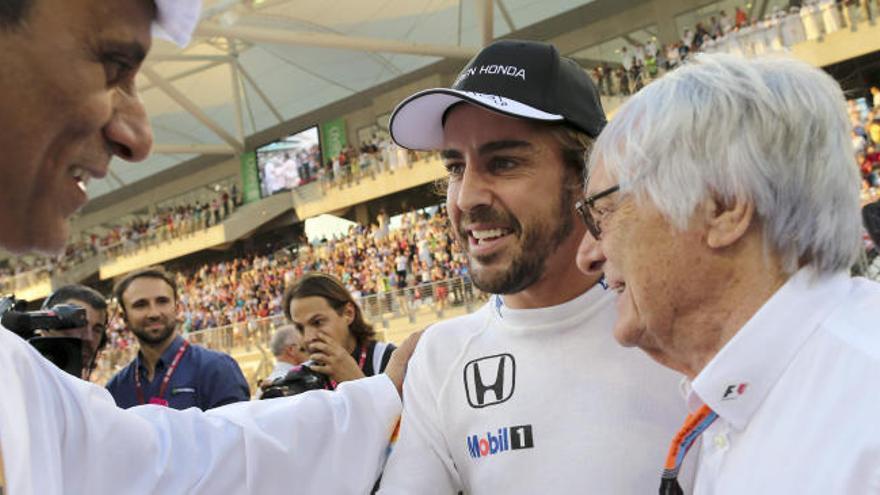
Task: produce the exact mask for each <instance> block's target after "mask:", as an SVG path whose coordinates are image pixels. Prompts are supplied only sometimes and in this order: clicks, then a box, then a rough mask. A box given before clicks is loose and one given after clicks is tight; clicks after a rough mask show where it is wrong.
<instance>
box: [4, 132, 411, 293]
mask: <svg viewBox="0 0 880 495" xmlns="http://www.w3.org/2000/svg"><path fill="white" fill-rule="evenodd" d="M426 155H427V154H426V153H419V152H414V151H410V150H405V149H403V148H401V147H399V146H397V145H395V144H394V143H393V142H392V141H391V140H390V138H387V137H385V138H379V137H375V136H374V138H373V139H372V140H370V141H368V142H365V143H363V144H362V145H361V146H360V147H359V148H355V147H353V146H351V145H348V146H345V147H344V148H343V149H342V151H341V152H340V153H339V155H338V156H336V157H334V158H332V159H329V160H327V163H326V166H325V167H323V168H320V167H308V170H309V171H308V172H304V171H302V170H301V171H300V174H302V175H298V176H297V180H296V181H295V182H294V183H291V184H290V186H289V187H298V186H300V185H305V184H308V183H311V182H315V181H320V182H321V184H322V185H323V187H324V188H325V190H326V189H329V188H330V187H347V186H350V185H353V184H355V183H357V182H358V181H360V179H362V178H364V177H366V176H375V174H377V173H382V172H387V171H391V172H393V171H394V170H397V169H398V168H403V167H411V166H412V165H413V164H414V163H415V162H416V161H418V160H421V159H423V158H425V156H426ZM316 163H317V161H316ZM241 201H242V198H241V194H240V191H239V189H238V186H237V185H236V184H235V183H233V184H232V185H231V187H229V188H222V189H220V190H219V191H217V192H216V194H215V195H213V196H212V197H209V198H203V199H199V200H197V201H195V202H191V203H187V204H179V205H175V206H167V207H159V208H157V210H156V211H155V212H154V213H153V214H152V215H149V216H138V217H136V218H134V219H133V220H131V221H129V222H127V223H125V224H122V225H110V226H104V227H103V231H102V232H100V233H96V232H83V233H81V234H80V235H79V236H78V238H72V239H71V241H70V242H69V244H68V246H67V249H66V252H65V254H64V255H62V256H54V257H47V256H41V255H38V256H30V257H17V258H9V259H8V260H6V261H5V264H4V265H2V266H0V280H3V281H4V282H6V283H7V285H9V289H10V290H12V289H13V288H14V287H23V286H28V285H30V284H32V283H35V282H37V281H39V280H40V279H42V278H46V277H48V276H49V274H50V273H52V272H55V271H65V270H68V269H69V268H71V267H73V266H76V265H78V264H80V263H82V262H83V261H85V260H86V259H89V258H91V257H93V256H96V255H99V254H100V255H102V256H105V257H116V256H120V255H123V254H127V253H131V252H133V251H136V250H138V249H141V248H143V247H146V246H150V245H153V244H155V243H158V242H164V241H167V240H169V239H174V238H179V237H182V236H186V235H189V234H192V233H194V232H196V231H199V230H202V229H205V228H208V227H211V226H213V225H216V224H218V223H220V222H222V221H223V220H224V219H225V218H226V217H227V216H228V215H229V214H231V213H232V212H233V211H234V210H235V209H236V208H237V207H238V206H240V205H241Z"/></svg>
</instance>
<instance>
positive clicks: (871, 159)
mask: <svg viewBox="0 0 880 495" xmlns="http://www.w3.org/2000/svg"><path fill="white" fill-rule="evenodd" d="M871 93H872V98H871V99H870V100H867V99H866V102H865V103H866V104H864V105H862V104H860V102H859V101H858V100H850V101H849V111H850V119H851V120H852V126H853V127H852V142H853V150H854V151H855V154H856V162H857V163H858V165H859V169H860V170H861V172H862V179H864V182H863V184H864V188H865V189H866V193H867V194H868V195H869V196H871V198H870V199H876V198H877V193H876V188H880V88H876V87H873V88H871Z"/></svg>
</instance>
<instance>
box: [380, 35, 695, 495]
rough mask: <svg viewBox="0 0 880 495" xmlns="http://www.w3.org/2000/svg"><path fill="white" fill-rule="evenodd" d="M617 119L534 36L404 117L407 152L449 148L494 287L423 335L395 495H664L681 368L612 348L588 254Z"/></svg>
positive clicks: (476, 62) (474, 252)
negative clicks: (603, 162) (663, 471)
mask: <svg viewBox="0 0 880 495" xmlns="http://www.w3.org/2000/svg"><path fill="white" fill-rule="evenodd" d="M604 125H605V114H604V112H603V110H602V106H601V104H600V102H599V94H598V91H597V89H596V87H595V86H594V85H593V83H592V81H591V80H590V77H589V76H588V75H587V73H586V72H585V71H584V70H583V69H582V68H581V67H579V66H578V65H577V64H576V63H575V62H574V61H573V60H571V59H567V58H564V57H561V56H560V55H559V53H558V52H557V51H556V49H555V48H554V47H553V46H552V45H549V44H546V43H539V42H532V41H516V40H504V41H498V42H495V43H493V44H491V45H489V46H487V47H486V48H484V49H483V50H482V51H481V52H480V53H479V54H477V56H476V57H475V58H474V59H473V60H472V61H471V62H470V63H469V64H468V65H467V66H466V67H465V68H464V70H462V71H461V73H460V75H459V76H458V78H457V79H456V81H455V83H454V84H453V86H452V87H451V88H437V89H430V90H426V91H422V92H419V93H417V94H415V95H413V96H411V97H409V98H407V99H406V100H404V101H403V102H402V103H401V104H400V105H399V106H398V107H397V109H396V110H395V111H394V113H393V115H392V118H391V126H390V127H391V133H392V136H393V138H394V140H395V141H396V142H397V143H398V144H399V145H401V146H403V147H407V148H411V149H418V150H440V153H441V156H442V157H443V160H444V162H445V165H446V168H447V170H448V172H449V174H448V185H447V197H446V208H447V212H448V213H449V220H450V227H451V229H452V231H453V233H454V235H455V236H456V240H457V242H459V243H461V245H462V246H463V248H464V249H465V252H466V253H467V258H468V267H469V270H470V274H471V278H472V280H473V283H474V285H476V286H477V287H479V288H480V289H481V290H483V291H484V292H488V293H490V294H495V295H493V296H492V297H491V298H490V299H489V302H488V304H486V305H485V306H484V307H483V308H482V309H479V310H478V311H476V312H475V313H473V314H470V315H466V316H462V317H459V318H453V319H450V320H448V321H444V322H440V323H438V324H436V325H434V326H432V327H431V328H429V329H428V330H427V331H426V333H425V334H424V336H423V337H422V340H421V342H420V343H419V348H418V349H417V350H416V352H415V354H414V355H413V359H412V361H411V362H410V365H409V371H408V374H407V379H406V383H405V386H404V389H405V390H404V396H405V401H404V412H403V417H402V421H401V431H400V436H399V439H398V441H397V442H396V444H395V445H394V446H393V450H392V453H391V456H390V458H389V461H388V465H387V467H386V469H385V472H384V474H383V478H382V486H381V491H380V493H381V494H389V495H390V494H393V495H398V494H399V495H404V494H407V495H408V494H416V493H417V494H419V495H431V494H438V495H440V494H442V495H449V494H454V493H457V492H459V491H463V492H465V493H468V494H471V495H479V494H495V493H503V494H505V495H513V494H536V493H548V494H550V493H552V494H569V493H602V494H629V493H650V492H651V491H655V490H656V482H657V475H658V473H659V469H660V468H659V466H660V465H661V464H662V461H663V457H664V454H665V444H666V442H667V440H668V432H669V431H670V430H674V429H675V428H676V426H677V425H678V422H679V420H680V417H681V415H683V414H685V407H684V405H683V404H682V403H681V401H680V400H679V398H678V396H677V391H678V385H679V382H680V380H681V376H680V375H678V374H676V373H672V372H669V371H664V370H662V369H657V367H656V366H654V364H653V363H652V362H651V360H650V359H648V358H647V357H645V356H643V355H640V354H639V353H633V352H631V351H629V350H626V349H622V348H620V347H619V346H618V345H616V343H615V342H614V339H612V337H611V334H610V332H609V329H610V328H611V325H612V323H613V322H614V307H613V299H614V295H613V294H612V293H610V292H608V291H606V290H605V289H604V288H603V287H602V286H601V284H600V283H599V280H600V277H601V273H600V272H595V273H590V274H588V275H584V274H581V273H579V272H578V270H577V266H576V265H575V255H576V252H577V247H578V245H579V243H580V240H581V238H582V237H583V235H584V233H585V228H584V226H583V225H582V224H581V222H580V220H579V219H578V216H577V213H576V211H575V201H576V199H577V197H578V196H580V195H581V193H582V191H583V182H584V175H585V172H584V159H585V152H586V151H587V150H589V148H590V146H591V145H592V141H593V139H595V138H596V136H598V135H599V132H600V131H601V130H602V127H603V126H604Z"/></svg>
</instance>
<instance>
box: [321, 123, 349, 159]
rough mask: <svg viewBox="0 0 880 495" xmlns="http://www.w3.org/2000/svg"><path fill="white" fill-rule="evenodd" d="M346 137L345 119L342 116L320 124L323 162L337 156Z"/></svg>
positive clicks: (346, 142) (346, 140)
mask: <svg viewBox="0 0 880 495" xmlns="http://www.w3.org/2000/svg"><path fill="white" fill-rule="evenodd" d="M346 144H348V139H347V138H346V136H345V120H344V119H343V118H342V117H339V118H337V119H333V120H330V121H327V122H324V123H323V124H321V155H322V156H321V158H322V159H323V160H324V163H327V160H332V159H334V158H336V157H337V156H339V152H340V151H342V148H345V145H346Z"/></svg>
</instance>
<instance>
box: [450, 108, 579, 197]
mask: <svg viewBox="0 0 880 495" xmlns="http://www.w3.org/2000/svg"><path fill="white" fill-rule="evenodd" d="M464 103H465V102H463V101H460V102H458V103H455V104H453V105H452V106H450V107H449V108H447V109H446V111H445V112H443V117H442V118H441V122H442V125H445V124H446V118H447V116H448V115H449V113H451V111H452V109H453V108H455V107H457V106H459V105H462V104H464ZM521 120H526V121H528V122H532V123H534V124H535V125H536V126H540V128H543V129H546V130H547V131H548V132H550V134H551V135H552V136H553V137H554V138H556V142H558V143H559V151H560V154H561V155H562V163H563V165H564V166H565V168H566V170H567V171H568V173H569V174H571V176H572V177H573V178H574V179H575V180H574V181H573V182H572V183H570V184H569V183H566V184H565V186H566V189H574V190H577V191H581V190H583V187H584V185H585V184H586V182H587V161H588V158H589V155H590V151H591V150H592V149H593V143H594V141H595V140H594V139H593V138H591V137H590V136H589V135H588V134H587V133H586V132H584V131H582V130H580V129H578V128H576V127H574V126H572V125H569V124H567V123H565V122H562V123H557V122H551V123H546V122H541V121H537V120H532V119H521ZM566 179H567V177H566ZM448 187H449V178H448V177H441V178H440V179H437V180H436V181H435V182H434V187H433V189H434V193H435V194H436V195H438V196H441V197H443V196H445V195H446V190H447V188H448Z"/></svg>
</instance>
